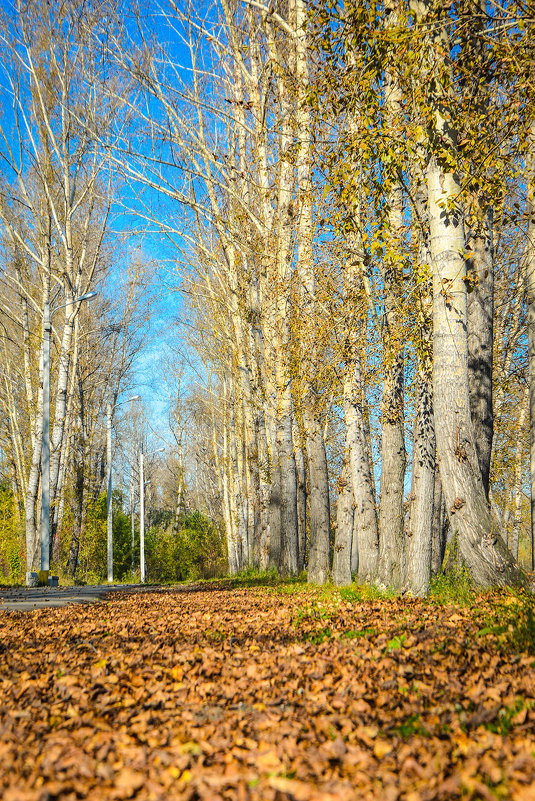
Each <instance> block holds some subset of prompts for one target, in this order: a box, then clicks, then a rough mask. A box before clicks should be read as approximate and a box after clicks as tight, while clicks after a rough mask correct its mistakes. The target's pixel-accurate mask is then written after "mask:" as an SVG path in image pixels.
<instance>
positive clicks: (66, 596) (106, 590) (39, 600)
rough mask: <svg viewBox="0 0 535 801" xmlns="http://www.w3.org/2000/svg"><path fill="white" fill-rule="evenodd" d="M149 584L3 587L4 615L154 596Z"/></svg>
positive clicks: (0, 594) (0, 590) (0, 597)
mask: <svg viewBox="0 0 535 801" xmlns="http://www.w3.org/2000/svg"><path fill="white" fill-rule="evenodd" d="M160 589H161V587H155V586H147V585H145V584H126V585H125V584H98V585H93V586H86V587H0V612H2V611H7V610H15V611H18V612H29V611H32V610H33V609H51V608H54V607H58V606H66V605H67V604H90V603H96V602H98V601H102V600H104V599H105V598H106V596H109V595H110V594H112V593H117V592H122V593H124V592H154V591H155V590H160Z"/></svg>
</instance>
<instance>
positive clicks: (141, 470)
mask: <svg viewBox="0 0 535 801" xmlns="http://www.w3.org/2000/svg"><path fill="white" fill-rule="evenodd" d="M164 450H165V448H156V450H155V451H151V452H150V453H149V454H148V456H152V454H153V453H160V451H164ZM144 470H145V460H144V456H143V445H142V446H141V448H140V450H139V573H140V579H141V583H142V584H144V583H145V475H144Z"/></svg>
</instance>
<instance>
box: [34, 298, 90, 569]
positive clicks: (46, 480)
mask: <svg viewBox="0 0 535 801" xmlns="http://www.w3.org/2000/svg"><path fill="white" fill-rule="evenodd" d="M97 295H98V292H87V293H86V294H85V295H80V297H79V298H75V299H74V300H73V301H69V302H68V303H62V304H61V305H60V306H56V308H55V309H52V310H51V309H50V304H49V303H48V301H47V302H46V303H45V305H44V309H43V412H42V423H43V426H42V439H41V580H42V581H44V580H45V579H46V580H48V571H49V570H50V332H51V331H52V322H51V321H52V315H53V314H54V313H55V312H57V311H58V309H63V308H65V306H69V305H70V304H71V303H72V304H73V305H74V304H75V303H81V302H82V301H84V300H91V298H94V297H96V296H97Z"/></svg>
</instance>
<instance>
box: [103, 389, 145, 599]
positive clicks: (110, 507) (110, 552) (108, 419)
mask: <svg viewBox="0 0 535 801" xmlns="http://www.w3.org/2000/svg"><path fill="white" fill-rule="evenodd" d="M137 400H141V395H133V396H132V397H131V398H127V399H126V400H124V401H119V403H116V404H114V405H113V406H112V404H111V401H108V405H107V408H106V440H107V442H106V445H107V463H108V464H107V467H108V494H107V513H108V514H107V534H108V583H109V584H113V499H112V471H111V417H112V414H113V410H114V409H116V408H117V406H122V405H123V403H129V402H130V401H137Z"/></svg>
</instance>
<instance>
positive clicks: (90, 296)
mask: <svg viewBox="0 0 535 801" xmlns="http://www.w3.org/2000/svg"><path fill="white" fill-rule="evenodd" d="M97 295H98V292H86V294H85V295H80V297H79V298H75V299H74V302H75V303H79V302H80V301H81V300H92V299H93V298H96V296H97Z"/></svg>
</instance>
